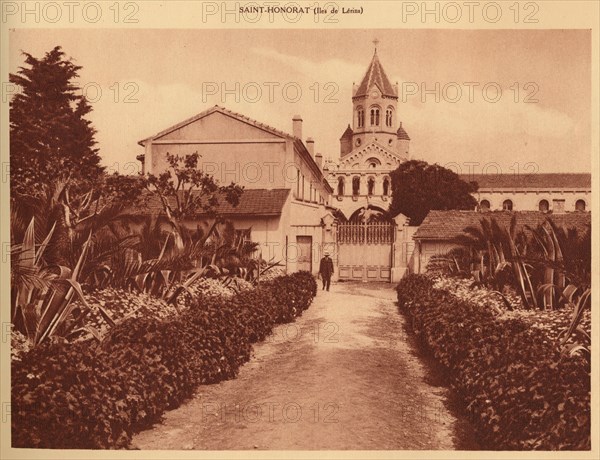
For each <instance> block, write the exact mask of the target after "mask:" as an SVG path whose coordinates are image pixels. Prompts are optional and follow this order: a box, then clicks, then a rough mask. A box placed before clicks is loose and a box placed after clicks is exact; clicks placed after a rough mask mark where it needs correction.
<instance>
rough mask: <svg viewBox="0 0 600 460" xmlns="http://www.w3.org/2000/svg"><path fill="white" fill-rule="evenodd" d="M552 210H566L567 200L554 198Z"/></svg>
mask: <svg viewBox="0 0 600 460" xmlns="http://www.w3.org/2000/svg"><path fill="white" fill-rule="evenodd" d="M552 212H565V200H552Z"/></svg>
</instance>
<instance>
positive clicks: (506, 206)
mask: <svg viewBox="0 0 600 460" xmlns="http://www.w3.org/2000/svg"><path fill="white" fill-rule="evenodd" d="M502 209H503V210H504V211H512V210H513V202H512V200H504V202H503V203H502Z"/></svg>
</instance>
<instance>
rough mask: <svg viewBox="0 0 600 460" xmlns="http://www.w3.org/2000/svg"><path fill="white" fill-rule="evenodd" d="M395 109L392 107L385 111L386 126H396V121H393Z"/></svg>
mask: <svg viewBox="0 0 600 460" xmlns="http://www.w3.org/2000/svg"><path fill="white" fill-rule="evenodd" d="M393 113H394V112H393V109H392V108H391V107H389V108H388V109H387V110H386V111H385V125H386V126H392V125H393V124H394V120H393V116H392V114H393Z"/></svg>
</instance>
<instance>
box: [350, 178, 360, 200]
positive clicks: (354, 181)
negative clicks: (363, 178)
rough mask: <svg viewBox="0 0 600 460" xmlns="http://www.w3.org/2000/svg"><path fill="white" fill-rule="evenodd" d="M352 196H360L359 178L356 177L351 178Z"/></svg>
mask: <svg viewBox="0 0 600 460" xmlns="http://www.w3.org/2000/svg"><path fill="white" fill-rule="evenodd" d="M352 194H353V195H360V177H358V176H354V177H353V178H352Z"/></svg>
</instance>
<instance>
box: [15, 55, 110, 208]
mask: <svg viewBox="0 0 600 460" xmlns="http://www.w3.org/2000/svg"><path fill="white" fill-rule="evenodd" d="M23 54H24V56H25V64H26V66H24V67H20V68H19V71H18V72H17V73H16V74H10V82H11V83H14V84H16V85H18V86H19V87H20V88H19V92H18V93H17V94H16V95H15V96H14V97H13V98H12V100H11V102H10V168H11V171H10V172H11V194H12V196H13V198H14V199H17V200H18V199H19V197H35V196H41V195H43V194H44V193H46V192H45V191H46V189H47V188H48V187H49V186H52V184H54V183H56V181H66V182H67V183H68V184H69V186H70V187H71V188H75V189H76V188H78V186H80V185H83V184H85V186H86V187H88V188H89V187H90V185H93V184H94V183H95V182H96V181H97V180H99V178H100V177H101V175H102V171H103V168H102V167H101V166H100V157H99V155H98V149H97V148H95V145H96V141H95V140H94V135H95V133H96V131H95V130H94V128H93V127H92V126H91V122H90V121H89V120H87V119H86V118H85V117H86V115H88V114H89V113H90V111H91V106H90V105H89V104H88V102H87V100H86V99H85V97H83V95H82V94H81V89H80V88H79V87H78V86H77V85H76V84H75V83H74V82H73V80H76V79H77V78H78V76H79V74H78V72H79V70H80V69H81V67H80V66H77V65H75V64H74V63H73V62H72V61H71V59H66V58H65V53H64V52H63V51H62V50H61V47H60V46H57V47H55V48H54V49H53V50H52V51H49V52H47V53H46V54H45V55H44V57H43V58H41V59H38V58H35V57H33V56H32V55H31V54H28V53H23Z"/></svg>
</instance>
